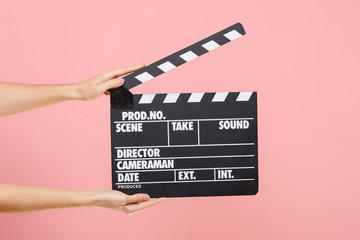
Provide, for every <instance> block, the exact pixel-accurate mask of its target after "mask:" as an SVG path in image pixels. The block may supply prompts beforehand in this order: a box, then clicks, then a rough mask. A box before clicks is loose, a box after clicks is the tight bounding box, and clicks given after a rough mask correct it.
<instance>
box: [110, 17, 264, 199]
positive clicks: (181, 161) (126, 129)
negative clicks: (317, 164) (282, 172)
mask: <svg viewBox="0 0 360 240" xmlns="http://www.w3.org/2000/svg"><path fill="white" fill-rule="evenodd" d="M244 34H245V31H244V29H243V27H242V25H241V24H240V23H237V24H235V25H233V26H231V27H228V28H226V29H224V30H222V31H220V32H218V33H216V34H214V35H212V36H210V37H208V38H205V39H203V40H201V41H199V42H197V43H195V44H193V45H191V46H189V47H187V48H184V49H182V50H180V51H178V52H176V53H174V54H172V55H170V56H168V57H165V58H163V59H161V60H159V61H157V62H155V63H153V64H151V65H148V66H147V67H145V68H143V69H140V70H138V71H136V72H134V73H131V74H129V75H127V76H125V77H124V80H125V84H124V85H123V86H121V87H120V88H117V89H114V90H111V152H112V186H113V189H114V190H119V191H122V192H125V193H127V194H135V193H140V192H141V193H148V194H149V195H150V196H151V197H191V196H227V195H253V194H256V193H257V191H258V151H257V149H258V144H257V94H256V92H216V93H167V94H136V95H133V94H132V93H131V92H130V91H129V89H131V88H133V87H135V86H137V85H140V84H142V83H144V82H146V81H149V80H150V79H152V78H154V77H157V76H159V75H160V74H162V73H165V72H167V71H169V70H171V69H174V68H176V67H178V66H180V65H182V64H184V63H186V62H189V61H191V60H193V59H195V58H197V57H199V56H201V55H203V54H205V53H207V52H209V51H212V50H214V49H215V48H218V47H220V46H222V45H224V44H226V43H228V42H231V41H233V40H235V39H237V38H239V37H241V36H242V35H244Z"/></svg>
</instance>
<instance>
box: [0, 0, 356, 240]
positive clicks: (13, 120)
mask: <svg viewBox="0 0 360 240" xmlns="http://www.w3.org/2000/svg"><path fill="white" fill-rule="evenodd" d="M359 7H360V4H359V2H358V1H356V0H352V1H351V0H348V1H346V0H343V1H339V0H337V1H335V0H328V1H320V0H317V1H314V0H302V1H291V0H290V1H289V0H274V1H266V0H252V1H239V0H231V1H230V0H222V1H209V0H207V1H204V0H201V1H199V0H197V1H194V0H192V1H188V0H186V1H169V0H166V1H165V0H163V1H115V0H113V1H111V0H102V1H89V0H87V1H85V0H84V1H74V0H66V1H64V0H61V1H60V0H58V1H45V0H44V1H40V0H32V1H13V0H0V61H1V70H0V80H1V81H7V82H23V83H71V82H77V81H81V80H84V79H86V78H88V77H90V76H92V75H94V74H96V73H98V72H100V71H102V70H104V69H108V68H116V67H121V66H125V65H131V64H138V63H146V64H150V63H152V62H154V61H155V60H158V59H160V58H162V57H165V56H167V55H168V54H171V53H173V52H175V51H177V50H180V49H182V48H183V47H186V46H188V45H189V44H192V43H194V42H196V41H198V40H201V39H202V38H204V37H207V36H208V35H210V34H213V33H215V32H217V31H219V30H221V29H223V28H225V27H228V26H230V25H232V24H234V23H236V22H241V23H242V24H243V26H244V28H245V30H246V32H247V35H246V36H244V37H242V38H240V39H238V40H236V41H234V42H232V43H230V44H227V45H225V46H223V47H221V48H219V49H216V50H215V51H213V52H211V53H209V54H206V55H204V56H203V57H201V58H198V59H196V60H194V61H192V62H191V63H189V64H185V65H183V66H181V67H179V68H177V69H175V70H173V71H171V72H169V73H167V74H164V75H162V76H160V77H158V78H156V79H153V80H151V81H150V82H148V83H145V84H143V85H141V86H139V87H137V88H135V89H134V90H133V92H134V93H167V92H208V91H209V92H214V91H218V92H219V91H257V92H258V108H259V109H258V114H259V166H260V169H259V174H260V190H259V193H258V195H256V196H237V197H206V198H177V199H170V200H169V201H167V202H166V203H164V204H162V205H158V206H156V207H154V208H152V209H150V210H148V211H144V212H141V213H137V214H135V215H133V216H127V215H124V214H122V213H118V212H114V211H110V210H106V209H95V208H82V209H67V210H60V211H59V210H57V211H48V212H40V213H25V214H0V239H145V238H146V239H219V238H221V239H230V238H232V239H359V238H360V231H359V216H360V214H359V212H360V211H359V205H358V204H359V201H360V194H359V189H360V187H359V182H360V177H359V176H360V174H359V167H360V163H359V137H360V134H359V133H360V127H359V120H360V117H359V108H360V106H359V105H360V104H359V102H360V97H359V96H360V95H359V90H360V84H359V80H360V66H359V63H360V44H359V42H360V33H359V29H360V28H359V21H360V17H359V13H358V10H359ZM109 114H110V113H109V99H108V98H107V97H105V96H104V97H101V98H100V99H97V100H95V101H92V102H75V101H74V102H66V103H62V104H59V105H56V106H52V107H45V108H42V109H38V110H34V111H30V112H26V113H22V114H18V115H14V116H9V117H5V118H1V119H0V141H1V142H0V143H1V146H0V148H1V151H0V182H3V183H13V184H26V185H42V186H50V187H61V188H76V189H77V188H80V189H83V188H88V189H91V188H96V187H104V186H110V173H111V169H110V124H109V121H110V120H109Z"/></svg>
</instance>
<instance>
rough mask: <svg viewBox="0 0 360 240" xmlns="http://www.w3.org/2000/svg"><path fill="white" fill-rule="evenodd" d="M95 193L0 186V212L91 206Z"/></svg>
mask: <svg viewBox="0 0 360 240" xmlns="http://www.w3.org/2000/svg"><path fill="white" fill-rule="evenodd" d="M97 201H99V199H98V196H97V194H96V192H94V191H82V190H67V189H55V188H46V187H33V186H18V185H10V184H0V212H26V211H40V210H48V209H58V208H72V207H86V206H93V205H94V204H95V203H96V202H97Z"/></svg>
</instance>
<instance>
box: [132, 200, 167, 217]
mask: <svg viewBox="0 0 360 240" xmlns="http://www.w3.org/2000/svg"><path fill="white" fill-rule="evenodd" d="M166 200H167V198H153V199H150V200H149V201H145V202H141V203H137V204H130V205H127V206H126V208H127V212H128V213H129V214H133V213H135V212H139V211H142V210H145V209H148V208H151V207H153V206H154V205H156V204H159V203H162V202H165V201H166Z"/></svg>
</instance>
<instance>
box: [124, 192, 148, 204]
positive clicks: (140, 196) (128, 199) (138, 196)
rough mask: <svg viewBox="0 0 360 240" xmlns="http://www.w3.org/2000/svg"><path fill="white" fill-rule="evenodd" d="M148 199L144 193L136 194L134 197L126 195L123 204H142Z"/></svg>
mask: <svg viewBox="0 0 360 240" xmlns="http://www.w3.org/2000/svg"><path fill="white" fill-rule="evenodd" d="M149 199H150V196H149V195H147V194H144V193H138V194H134V195H128V196H127V197H126V199H125V204H132V203H138V202H144V201H147V200H149Z"/></svg>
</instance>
